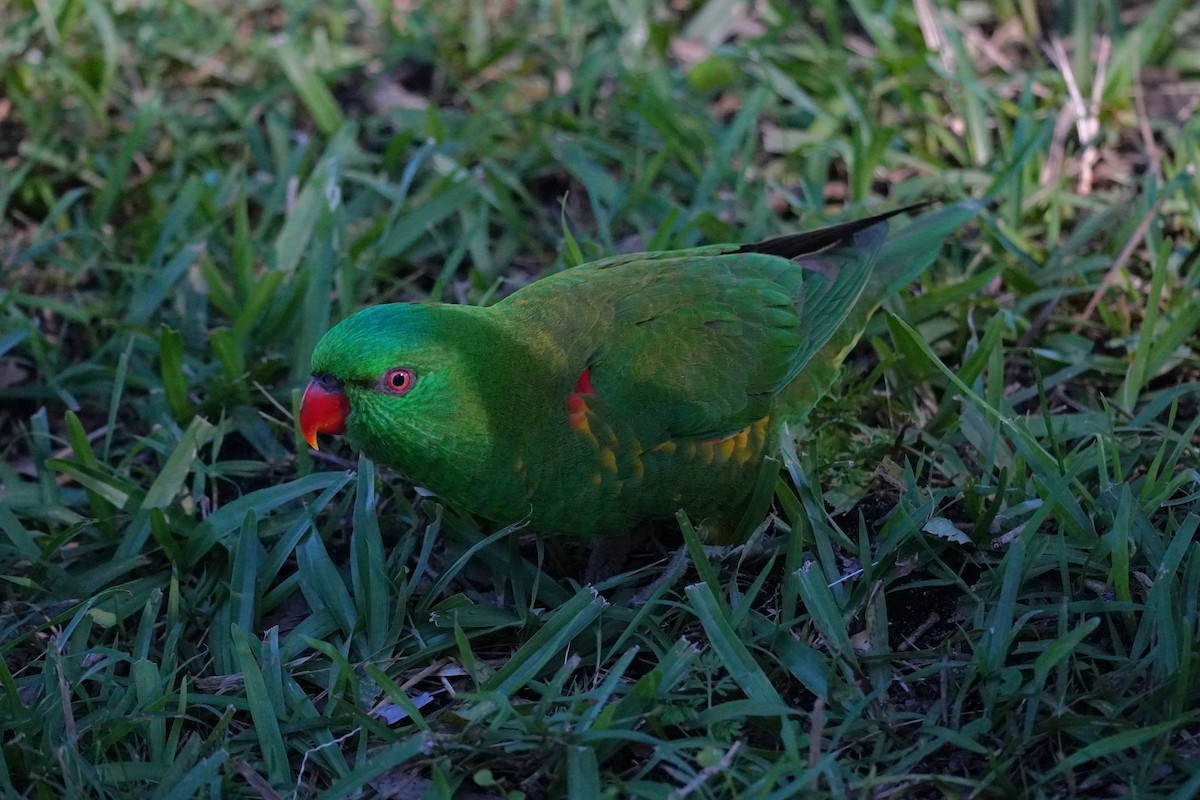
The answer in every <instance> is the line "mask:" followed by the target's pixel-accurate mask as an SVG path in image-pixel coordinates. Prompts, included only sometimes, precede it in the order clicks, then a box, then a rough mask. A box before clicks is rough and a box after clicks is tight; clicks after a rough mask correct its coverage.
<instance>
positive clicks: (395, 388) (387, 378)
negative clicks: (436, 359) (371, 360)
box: [383, 367, 417, 394]
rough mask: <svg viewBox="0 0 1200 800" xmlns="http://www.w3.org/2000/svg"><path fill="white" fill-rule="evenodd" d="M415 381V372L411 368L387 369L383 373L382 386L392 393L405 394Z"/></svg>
mask: <svg viewBox="0 0 1200 800" xmlns="http://www.w3.org/2000/svg"><path fill="white" fill-rule="evenodd" d="M416 382H417V373H415V372H413V371H412V370H411V369H404V368H403V367H400V368H398V369H389V370H388V371H387V372H385V373H384V374H383V388H384V389H386V390H387V391H389V392H391V393H392V394H405V393H406V392H408V390H409V389H411V388H412V387H413V384H414V383H416Z"/></svg>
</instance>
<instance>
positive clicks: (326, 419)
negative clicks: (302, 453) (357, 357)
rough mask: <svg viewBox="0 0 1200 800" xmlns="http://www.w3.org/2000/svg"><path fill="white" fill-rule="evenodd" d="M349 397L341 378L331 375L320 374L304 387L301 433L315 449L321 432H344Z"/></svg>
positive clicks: (348, 408)
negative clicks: (339, 379) (342, 385)
mask: <svg viewBox="0 0 1200 800" xmlns="http://www.w3.org/2000/svg"><path fill="white" fill-rule="evenodd" d="M349 413H350V400H349V398H347V397H346V393H345V392H343V391H342V387H341V386H340V385H339V384H338V382H337V381H336V380H335V379H333V378H332V377H330V376H329V375H317V376H315V377H314V378H313V379H312V381H311V382H310V383H309V384H308V388H307V389H305V390H304V399H302V400H301V401H300V433H302V434H304V441H306V442H308V446H309V447H311V448H312V449H313V450H319V449H320V448H318V447H317V434H318V433H335V434H336V433H345V432H346V416H347V415H348V414H349Z"/></svg>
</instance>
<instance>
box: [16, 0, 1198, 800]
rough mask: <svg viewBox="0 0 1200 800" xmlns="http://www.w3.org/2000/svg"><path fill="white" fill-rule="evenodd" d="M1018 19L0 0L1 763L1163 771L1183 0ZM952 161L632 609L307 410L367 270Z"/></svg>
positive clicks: (857, 182)
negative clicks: (738, 532)
mask: <svg viewBox="0 0 1200 800" xmlns="http://www.w3.org/2000/svg"><path fill="white" fill-rule="evenodd" d="M1039 8H1042V9H1043V11H1044V12H1045V13H1043V15H1042V16H1038V15H1037V14H1036V13H1035V10H1034V8H1033V5H1032V4H1025V3H997V4H992V5H986V4H969V3H955V2H947V3H945V4H944V7H935V6H934V5H933V4H931V3H928V2H924V1H922V2H915V3H913V4H911V5H909V4H904V3H851V4H847V5H846V6H845V7H843V6H842V5H841V4H836V3H832V2H817V3H813V4H811V6H809V7H807V8H805V9H803V10H796V9H794V8H793V7H792V4H787V3H767V2H764V3H742V2H730V1H729V0H707V2H696V3H671V4H649V3H601V2H598V0H585V1H584V2H580V3H573V4H566V3H521V2H513V3H505V4H487V5H486V6H485V5H484V4H476V3H466V2H458V1H457V0H447V1H446V2H441V3H427V4H416V3H392V4H388V3H374V2H370V1H369V0H363V1H362V2H358V3H351V2H332V3H321V4H317V3H296V2H292V3H283V4H274V3H251V4H240V3H225V2H220V3H214V4H184V3H169V2H168V3H161V4H155V3H145V2H133V1H132V0H131V1H130V2H124V3H114V4H107V3H102V2H99V1H98V0H79V1H78V2H73V1H72V0H62V1H61V2H53V1H48V2H30V1H29V0H17V2H16V4H15V6H14V5H12V4H10V6H9V7H8V13H6V14H4V15H3V17H2V18H0V315H2V316H0V318H2V320H3V322H2V324H0V432H2V433H3V438H2V439H0V441H3V445H2V446H0V577H2V578H3V580H2V581H0V794H2V795H3V796H4V797H7V798H26V797H28V798H52V797H73V798H120V797H130V796H147V797H154V798H171V799H172V800H174V799H176V798H192V797H213V798H238V797H246V798H274V797H283V798H316V797H321V798H325V797H329V798H332V797H344V796H364V797H381V798H388V797H416V796H427V797H450V796H455V797H471V796H473V797H479V798H499V797H505V798H517V797H531V798H536V797H546V796H564V795H566V796H570V797H572V798H591V797H617V796H639V797H664V798H665V797H672V798H683V797H689V796H690V797H760V798H775V797H786V796H792V795H795V794H798V793H808V794H811V795H812V796H821V797H823V796H828V797H863V796H871V797H879V798H887V797H906V798H907V797H941V796H956V797H983V798H990V797H996V798H1010V797H1070V796H1078V797H1118V796H1136V797H1164V798H1165V797H1171V798H1186V797H1191V796H1193V795H1194V794H1195V793H1196V792H1197V791H1200V767H1198V766H1197V765H1198V764H1200V711H1198V710H1200V667H1198V665H1197V655H1198V654H1200V647H1198V645H1197V639H1198V638H1200V609H1198V608H1197V605H1198V603H1200V546H1198V545H1197V543H1196V541H1197V536H1196V534H1197V527H1198V525H1200V516H1197V514H1198V512H1200V473H1197V471H1196V466H1195V465H1196V455H1197V452H1196V448H1197V432H1198V430H1200V419H1198V418H1197V413H1196V412H1197V405H1198V404H1197V391H1198V388H1200V382H1198V379H1197V367H1198V359H1197V355H1196V345H1197V339H1196V328H1197V323H1198V322H1200V311H1198V310H1197V309H1200V303H1197V282H1198V281H1200V270H1198V269H1197V268H1196V259H1197V253H1200V250H1198V249H1197V230H1198V229H1200V197H1198V192H1197V188H1198V184H1197V182H1196V174H1195V173H1196V166H1197V165H1196V159H1197V154H1198V153H1200V127H1198V124H1197V116H1196V114H1195V113H1194V112H1195V109H1196V105H1197V102H1198V101H1200V88H1198V87H1200V84H1198V81H1200V61H1198V60H1197V58H1196V56H1195V53H1196V52H1198V49H1197V47H1198V45H1200V16H1198V15H1197V13H1196V12H1195V10H1194V9H1192V8H1190V7H1189V6H1188V4H1186V3H1182V2H1178V1H1177V0H1155V1H1154V2H1150V1H1146V2H1138V3H1134V4H1116V3H1089V2H1076V3H1071V2H1064V3H1060V4H1057V5H1056V6H1054V8H1053V9H1051V7H1050V6H1045V5H1044V4H1043V6H1039ZM984 195H987V196H990V197H993V198H995V200H996V204H995V206H994V208H993V209H992V210H989V211H987V212H985V213H984V214H982V215H981V217H980V219H979V221H978V223H977V224H975V225H973V226H972V227H971V228H969V229H967V230H965V231H964V232H963V233H962V234H961V235H960V236H958V237H956V238H954V239H953V240H952V241H951V242H950V243H949V245H948V246H947V247H946V248H945V249H944V250H943V252H942V254H941V256H940V258H939V260H938V262H937V264H936V265H935V266H934V268H932V269H931V270H930V271H929V272H928V273H927V274H926V275H924V276H923V277H922V278H921V280H920V281H919V282H918V284H916V285H914V286H913V287H912V289H911V291H908V292H906V293H905V294H904V296H903V297H901V298H898V299H897V300H896V301H893V302H892V303H890V304H889V306H888V309H887V310H888V312H889V313H888V314H881V315H879V316H877V318H876V319H875V321H874V322H873V323H872V326H871V328H870V329H869V330H868V334H867V336H866V337H864V339H863V342H862V343H861V344H860V346H859V348H858V349H857V350H856V351H855V353H854V354H853V355H852V357H851V359H850V360H849V362H848V365H847V368H846V369H845V370H844V374H843V377H842V379H841V380H840V381H839V382H838V384H837V385H836V386H835V387H834V389H833V391H832V392H831V394H830V395H829V397H828V398H826V400H825V401H824V402H823V403H822V404H821V405H820V406H818V407H817V408H816V409H815V410H814V412H813V416H812V418H811V419H810V420H809V422H808V424H807V425H806V426H803V427H801V428H798V429H797V430H796V431H794V434H795V437H794V438H787V439H786V440H785V441H784V443H783V450H782V453H781V460H782V462H783V466H784V469H783V470H781V473H780V478H779V480H778V481H777V484H776V502H775V505H774V511H773V513H772V515H771V517H770V518H769V519H767V520H764V525H763V526H761V527H760V529H759V530H758V531H757V532H756V534H755V535H754V536H753V537H752V538H751V540H750V541H749V542H748V543H747V544H746V545H745V546H743V547H739V548H734V549H732V550H729V551H722V552H718V553H713V554H712V555H711V558H712V560H711V561H710V560H709V559H708V558H701V559H698V560H696V562H695V564H694V565H693V566H691V567H689V568H688V569H687V571H686V572H685V573H684V574H682V575H679V576H676V577H675V579H674V580H671V581H668V582H667V583H665V584H664V585H663V586H662V587H661V588H660V589H659V590H658V591H657V592H656V593H655V594H654V595H653V596H652V597H651V598H650V599H649V600H648V602H646V603H645V604H643V605H640V606H636V607H628V606H627V605H626V604H625V601H626V600H627V599H628V598H629V597H630V596H631V595H632V594H633V593H634V591H636V589H637V588H638V587H639V586H641V585H643V584H644V583H646V582H647V581H648V580H650V579H651V578H653V577H655V576H657V575H659V574H660V573H661V571H662V569H663V565H664V563H665V562H664V560H663V559H662V558H660V556H659V550H658V549H655V548H652V547H647V548H645V549H644V551H639V552H638V553H635V555H634V557H633V559H632V561H631V563H630V565H629V570H630V571H629V572H626V573H623V574H621V575H618V576H616V577H614V578H612V579H610V580H608V581H606V582H605V583H603V584H601V585H600V586H598V587H595V588H592V587H588V586H583V585H581V575H582V567H581V565H580V564H579V563H578V559H575V558H573V557H572V552H571V551H572V550H573V549H576V548H575V547H574V546H573V545H569V544H568V545H564V544H563V543H562V542H559V541H555V540H550V539H539V538H538V537H536V536H533V535H531V534H529V533H528V532H525V531H519V530H508V529H504V530H493V529H490V528H487V527H483V528H481V527H480V526H479V525H478V524H477V523H475V522H474V521H472V520H470V519H469V518H467V517H465V516H463V515H461V514H459V513H458V512H456V511H455V510H454V509H451V508H444V507H442V506H441V505H439V504H438V502H437V500H436V498H433V497H429V496H427V495H425V494H422V493H418V492H415V491H414V489H413V487H411V486H410V485H409V484H407V483H405V482H404V480H403V479H402V477H401V476H396V475H391V474H387V473H381V472H380V471H378V470H377V468H376V467H374V466H373V465H372V464H371V463H370V462H367V461H359V460H356V457H355V456H354V454H353V453H350V452H349V451H346V450H338V449H336V448H335V449H334V450H333V451H332V452H329V453H327V452H325V451H323V452H322V454H312V453H310V452H309V451H308V450H307V448H305V447H303V446H302V442H301V441H300V439H299V436H298V434H297V433H296V431H295V426H294V424H293V421H292V417H293V413H294V411H295V409H296V407H297V404H298V392H299V388H300V387H302V386H303V383H304V381H305V379H306V376H307V372H308V355H309V353H310V351H311V349H312V346H313V345H314V343H315V342H316V340H317V339H318V338H319V337H320V335H321V334H322V333H323V332H324V331H325V330H326V329H327V328H328V327H329V325H330V324H331V323H332V322H334V321H336V320H338V319H340V318H342V317H344V316H345V315H346V314H348V313H349V312H351V311H352V310H354V309H356V308H359V307H361V306H363V305H366V304H370V303H374V302H380V301H384V300H395V299H404V300H422V299H426V298H433V299H442V300H454V301H458V302H467V303H487V302H489V301H491V300H493V299H495V298H496V297H497V296H500V295H501V294H503V293H504V292H506V291H509V290H511V288H513V287H514V286H517V285H521V284H523V283H526V282H528V281H529V280H532V279H534V278H535V277H536V276H538V275H539V274H542V273H544V272H546V271H550V270H553V269H556V268H560V267H561V266H563V265H564V264H567V263H573V262H574V261H575V260H576V259H575V257H574V256H573V254H572V253H571V252H570V250H571V246H569V243H570V242H571V240H572V239H573V240H575V241H577V242H578V247H579V249H580V251H581V253H580V254H581V255H582V257H585V258H589V257H593V256H598V255H601V254H605V253H610V252H614V251H619V250H638V249H645V248H673V247H682V246H690V245H694V244H699V243H704V242H712V241H752V240H755V239H758V238H763V237H765V236H767V235H771V234H774V233H779V232H783V231H790V230H795V229H797V228H799V227H806V226H810V225H813V224H816V223H818V222H821V221H823V220H825V219H826V218H827V217H830V216H838V217H845V216H854V215H859V214H863V213H866V212H867V211H871V210H880V209H884V208H889V207H893V206H896V205H900V204H903V203H907V202H913V201H918V200H922V199H928V198H939V199H945V200H953V199H956V198H959V197H967V196H976V197H977V196H984ZM568 231H569V235H568ZM572 246H573V245H572ZM1093 298H1095V301H1094V302H1089V301H1092V300H1093ZM685 522H686V521H685ZM682 531H683V532H682V534H681V533H680V532H678V531H676V530H674V528H673V526H666V527H665V528H664V530H663V532H662V536H661V540H662V541H661V545H660V547H661V548H662V549H668V548H671V547H674V546H676V545H677V544H678V542H679V541H680V540H681V536H683V537H684V538H688V537H690V535H691V534H690V529H689V527H688V525H686V524H685V525H683V526H682ZM690 544H691V546H692V549H693V552H696V553H699V552H701V551H700V550H699V543H698V542H696V541H694V538H693V539H692V540H691V541H690Z"/></svg>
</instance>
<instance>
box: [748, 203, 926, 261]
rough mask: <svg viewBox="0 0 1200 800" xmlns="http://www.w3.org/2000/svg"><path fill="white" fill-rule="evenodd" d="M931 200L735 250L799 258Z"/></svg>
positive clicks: (921, 206)
mask: <svg viewBox="0 0 1200 800" xmlns="http://www.w3.org/2000/svg"><path fill="white" fill-rule="evenodd" d="M933 202H934V201H932V200H929V201H926V202H924V203H916V204H914V205H911V206H905V207H904V208H897V209H895V210H892V211H888V212H885V213H883V214H876V215H875V216H873V217H866V218H864V219H856V220H854V221H852V222H843V223H841V224H840V225H830V226H829V227H827V228H817V229H816V230H812V231H804V232H802V233H791V234H788V235H787V236H778V237H776V238H774V239H767V240H766V241H763V242H757V243H755V244H747V245H742V246H741V247H739V248H738V249H737V250H736V252H738V253H763V254H765V255H769V256H781V257H783V258H798V257H800V256H803V255H807V254H809V253H815V252H817V251H818V250H824V249H825V248H826V247H831V246H833V245H835V244H838V243H840V242H844V241H845V240H847V239H849V238H850V237H851V236H853V235H854V234H856V233H858V232H859V231H864V230H866V229H867V228H871V227H874V226H875V225H878V224H879V223H881V222H884V221H885V220H888V219H890V218H892V217H894V216H896V215H897V214H904V213H906V212H909V211H916V210H917V209H920V208H925V207H927V206H930V205H932V204H933Z"/></svg>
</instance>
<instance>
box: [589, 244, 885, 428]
mask: <svg viewBox="0 0 1200 800" xmlns="http://www.w3.org/2000/svg"><path fill="white" fill-rule="evenodd" d="M852 225H853V230H852V232H851V233H850V234H849V236H848V238H847V239H844V240H843V241H841V243H839V244H836V245H834V246H832V247H829V248H828V249H825V250H822V251H820V252H819V253H814V254H807V255H803V256H800V257H799V258H798V259H797V260H789V259H787V258H784V257H781V255H773V254H768V253H763V252H756V251H755V250H753V249H751V248H739V249H738V250H736V251H734V252H728V251H726V252H724V253H722V252H721V251H720V250H716V251H712V250H710V251H708V252H702V253H696V252H694V251H693V252H689V253H687V254H686V255H685V256H684V257H682V258H671V259H653V260H652V262H651V263H647V262H645V261H640V260H633V259H628V258H626V259H622V260H621V261H619V262H617V263H613V262H612V261H610V262H603V263H599V264H596V265H592V266H591V267H589V268H585V269H596V270H598V271H600V272H597V274H596V275H594V276H592V277H591V278H590V279H589V283H591V284H592V285H593V286H596V283H597V281H598V280H602V281H603V283H604V284H606V285H608V286H612V287H614V288H615V287H620V290H619V299H618V300H617V301H616V302H615V304H614V306H613V313H612V317H611V319H610V321H609V323H608V326H607V329H606V330H605V335H604V338H603V342H604V343H603V345H602V347H601V348H600V349H598V350H597V351H596V352H595V353H594V354H593V355H592V357H591V358H590V359H589V367H590V369H591V378H592V381H593V383H594V385H595V386H596V389H597V393H598V394H599V396H600V397H602V398H604V401H605V406H606V407H607V408H608V409H610V410H611V411H612V412H615V413H621V414H623V416H625V418H626V421H627V422H629V423H630V424H631V425H633V426H634V428H635V430H637V429H640V431H639V432H640V434H641V435H647V436H652V437H654V436H664V437H668V438H676V437H697V438H701V439H708V438H717V437H721V436H726V435H729V434H732V433H735V432H737V431H740V430H741V429H743V428H745V427H746V426H748V425H750V424H752V423H754V422H756V421H757V420H759V419H762V418H763V417H764V416H766V415H767V414H768V413H770V411H771V409H772V406H773V405H774V403H775V398H776V396H777V395H778V394H779V393H780V392H781V391H783V390H784V389H785V387H787V386H788V384H789V383H791V382H792V381H793V380H794V379H795V378H796V376H797V375H798V374H800V373H801V371H802V370H804V368H805V366H806V365H807V364H808V362H809V361H810V360H811V359H812V358H813V357H814V355H815V354H816V353H818V352H819V351H820V350H821V348H822V347H823V346H824V345H825V343H826V342H827V341H829V339H830V337H831V336H833V335H834V333H835V332H836V331H837V330H838V327H839V325H841V323H842V321H843V320H844V319H845V318H846V316H847V315H848V314H849V313H850V310H851V309H852V308H853V307H854V306H855V304H856V302H857V301H858V298H859V295H860V294H861V292H862V289H863V287H864V286H865V285H866V283H867V279H868V278H869V277H870V274H871V268H872V265H873V264H874V262H875V257H876V255H877V254H878V252H879V250H880V247H881V245H882V244H883V240H884V237H885V234H886V226H884V225H880V224H878V221H877V220H864V221H860V222H859V223H853V224H852ZM864 226H865V227H864ZM827 230H828V229H827ZM788 239H789V240H790V242H791V244H792V246H793V249H794V248H796V247H799V246H800V244H799V243H798V241H797V237H788ZM776 241H779V240H776ZM835 241H836V240H835ZM768 244H770V243H764V245H768ZM811 244H812V242H811V240H810V242H809V246H811ZM822 244H823V242H822ZM601 273H602V274H601ZM610 281H611V283H609V282H610ZM597 288H598V287H597ZM631 415H632V416H634V417H635V418H630V417H631Z"/></svg>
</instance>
